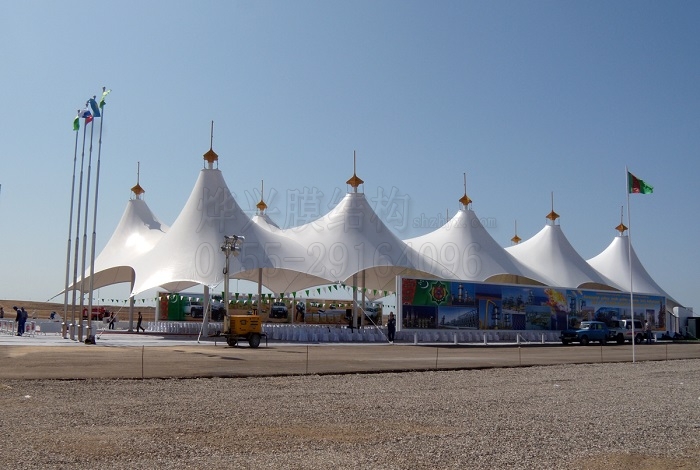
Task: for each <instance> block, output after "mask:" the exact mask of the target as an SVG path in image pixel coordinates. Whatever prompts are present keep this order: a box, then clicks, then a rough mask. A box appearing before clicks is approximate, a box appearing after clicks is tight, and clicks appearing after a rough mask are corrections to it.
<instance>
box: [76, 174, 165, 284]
mask: <svg viewBox="0 0 700 470" xmlns="http://www.w3.org/2000/svg"><path fill="white" fill-rule="evenodd" d="M131 190H132V191H133V192H134V194H135V199H130V200H129V202H127V205H126V209H125V210H124V214H123V215H122V218H121V220H120V221H119V224H117V228H116V229H115V230H114V232H113V233H112V236H111V238H110V239H109V241H108V242H107V244H106V245H105V247H104V248H103V249H102V251H101V252H100V254H99V255H98V256H97V258H95V268H94V274H93V280H92V284H93V285H92V287H93V289H99V288H101V287H105V286H110V285H112V284H119V283H122V282H132V281H133V280H134V275H135V272H134V267H133V266H134V262H135V260H136V259H137V258H139V257H140V256H142V255H144V254H145V253H148V252H149V251H150V250H152V249H153V247H154V246H156V245H157V244H158V242H159V241H160V240H161V238H163V235H165V233H166V232H167V231H168V229H169V227H168V226H167V225H165V224H164V223H162V222H161V221H160V220H158V217H156V216H155V214H153V212H152V211H151V209H150V208H149V207H148V204H146V201H144V200H143V199H141V194H142V193H143V189H142V188H141V187H140V186H139V185H138V184H137V185H136V186H134V187H133V188H131ZM81 284H82V289H83V291H87V290H88V288H89V286H90V271H89V270H88V271H86V272H85V280H84V282H83V281H78V282H77V283H76V286H77V287H78V289H80V287H81ZM72 288H73V286H70V288H69V289H72Z"/></svg>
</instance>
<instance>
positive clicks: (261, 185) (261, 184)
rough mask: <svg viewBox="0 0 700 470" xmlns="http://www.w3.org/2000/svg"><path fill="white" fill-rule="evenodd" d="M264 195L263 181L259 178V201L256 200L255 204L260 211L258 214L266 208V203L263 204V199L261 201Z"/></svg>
mask: <svg viewBox="0 0 700 470" xmlns="http://www.w3.org/2000/svg"><path fill="white" fill-rule="evenodd" d="M264 195H265V182H264V181H263V180H260V202H258V204H257V205H256V206H255V207H257V208H258V210H259V211H260V214H262V213H263V212H265V209H267V204H265V201H263V196H264Z"/></svg>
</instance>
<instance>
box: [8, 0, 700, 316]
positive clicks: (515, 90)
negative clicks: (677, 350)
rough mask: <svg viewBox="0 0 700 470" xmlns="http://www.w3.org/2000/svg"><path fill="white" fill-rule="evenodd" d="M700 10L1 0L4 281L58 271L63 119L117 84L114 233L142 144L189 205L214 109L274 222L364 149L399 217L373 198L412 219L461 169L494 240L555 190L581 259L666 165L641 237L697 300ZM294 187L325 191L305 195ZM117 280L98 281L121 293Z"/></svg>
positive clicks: (410, 223)
mask: <svg viewBox="0 0 700 470" xmlns="http://www.w3.org/2000/svg"><path fill="white" fill-rule="evenodd" d="M698 24H700V3H698V2H693V1H670V2H668V1H640V0H634V1H613V2H610V1H578V2H576V1H531V2H527V1H466V0H465V1H440V2H427V1H406V0H395V1H393V0H392V1H390V0H385V1H382V0H379V1H376V0H372V1H347V2H340V1H325V0H324V1H202V2H174V3H173V2H166V1H154V2H136V1H124V2H104V1H94V2H77V3H76V2H73V3H70V2H69V3H66V2H53V1H43V2H37V1H29V2H9V3H5V4H3V6H2V7H0V43H1V44H2V45H3V46H2V48H1V49H0V59H1V61H2V68H1V70H2V87H0V103H2V106H1V107H0V128H2V129H3V131H2V137H0V184H2V193H1V194H0V214H2V215H1V218H0V220H2V222H3V228H2V231H1V233H2V235H0V250H1V251H0V254H1V259H2V269H1V270H0V298H6V299H7V298H23V299H28V300H46V299H47V298H49V297H51V296H52V295H54V294H55V293H56V292H58V291H60V290H61V289H62V287H63V283H64V279H65V257H66V242H67V237H68V221H67V219H68V213H69V202H70V182H71V174H72V163H73V149H74V136H75V134H74V132H73V131H72V127H71V125H72V121H73V117H74V116H75V114H76V110H77V109H78V108H79V107H81V106H83V105H84V103H85V101H86V99H87V98H88V97H90V96H92V95H94V94H98V95H99V92H100V91H101V87H102V86H107V87H108V88H110V89H112V90H113V91H112V93H111V95H110V96H109V97H108V100H107V103H108V104H107V107H106V114H105V120H104V136H103V147H102V162H101V164H102V169H101V175H100V200H99V215H98V230H97V247H98V252H99V250H100V249H101V247H102V246H104V244H105V243H106V242H107V240H108V239H109V236H110V235H111V233H112V231H113V230H114V228H115V227H116V225H117V223H118V221H119V219H120V217H121V215H122V213H123V211H124V208H125V206H126V202H127V201H128V199H129V196H130V188H131V187H132V186H133V185H134V184H135V183H136V165H137V162H141V179H140V183H141V185H142V186H143V187H144V188H145V189H146V194H145V197H144V198H145V200H146V202H147V203H148V204H149V206H150V208H151V209H152V210H153V211H154V212H155V214H156V215H157V216H158V217H159V218H160V219H161V220H162V221H163V222H165V223H167V224H172V223H173V222H174V220H175V219H176V217H177V215H178V214H179V211H180V209H181V208H182V206H183V204H184V202H185V201H186V200H187V198H188V196H189V194H190V191H191V189H192V187H193V185H194V182H195V180H196V178H197V176H198V172H199V170H200V168H202V164H203V160H202V154H203V153H204V152H205V151H207V150H208V148H209V128H210V122H211V121H212V120H213V121H214V122H215V130H214V150H215V151H216V152H217V153H218V154H219V157H220V161H219V168H220V169H221V170H222V171H223V173H224V177H225V179H226V181H227V183H228V185H229V187H230V189H231V190H232V192H233V193H234V195H235V196H236V198H237V200H238V202H239V203H240V204H241V205H242V206H243V207H244V208H246V209H249V210H250V211H251V213H252V211H254V204H255V203H256V202H257V201H258V200H259V188H260V181H261V180H262V179H264V181H265V199H266V202H267V203H268V205H269V206H270V209H269V211H268V212H269V214H270V215H271V217H273V219H275V220H276V221H277V222H278V223H279V224H280V225H289V224H290V223H293V222H294V221H296V222H303V221H307V220H301V219H304V218H305V219H309V218H313V216H314V215H323V214H324V213H325V212H327V211H328V210H329V209H330V207H332V205H333V203H334V201H333V198H334V194H335V198H336V199H337V195H338V191H339V192H340V194H344V193H345V191H346V185H345V181H346V180H347V179H348V178H349V177H350V176H351V175H352V154H353V151H354V150H356V151H357V166H358V175H359V176H360V177H361V178H362V179H364V181H365V185H364V191H365V194H366V195H367V197H368V198H369V199H370V200H372V199H376V198H377V196H378V195H380V194H384V195H385V196H386V195H389V194H392V191H393V198H394V199H393V202H396V203H397V204H405V208H406V210H405V215H404V216H403V218H398V219H397V217H396V214H394V215H392V214H390V213H389V212H388V211H383V210H380V215H382V217H384V218H385V219H387V220H389V219H391V220H389V222H391V223H390V227H392V228H393V229H394V230H395V232H396V233H397V235H398V236H399V237H400V238H409V237H413V236H417V235H421V234H424V233H427V232H429V231H431V230H433V229H434V228H436V227H435V226H431V220H433V221H438V222H444V216H445V214H446V213H448V212H449V214H450V215H453V214H454V213H455V211H456V210H457V209H458V208H459V203H458V199H459V197H460V196H461V195H462V192H463V187H462V174H463V173H464V172H466V173H467V186H468V193H469V196H470V197H471V198H472V199H473V200H474V204H473V209H474V210H475V212H476V213H477V214H478V215H479V216H480V217H481V218H483V219H485V220H488V225H489V227H488V230H489V232H490V233H491V235H492V236H493V237H494V238H495V239H496V240H497V241H498V242H499V243H500V244H501V245H503V246H508V245H510V238H511V237H512V236H513V226H514V223H515V221H516V220H517V224H518V235H519V236H520V237H522V238H523V239H528V238H529V237H531V236H532V235H534V234H535V233H537V232H538V231H539V230H540V229H541V228H542V227H543V225H544V224H545V221H546V219H545V216H546V215H547V213H548V212H549V211H550V194H551V192H554V200H555V207H554V208H555V210H556V212H558V213H559V214H560V215H561V219H560V223H561V226H562V229H563V231H564V233H565V234H566V235H567V237H568V238H569V241H570V242H571V243H572V245H573V246H574V247H575V248H576V249H577V250H578V252H579V253H580V254H581V255H582V256H583V257H584V258H586V259H588V258H590V257H592V256H595V255H597V254H598V253H600V252H601V251H602V250H603V249H605V248H606V247H607V246H608V244H609V243H610V242H611V241H612V239H613V237H614V236H615V234H616V232H615V230H614V227H615V226H616V225H617V224H618V223H619V221H620V220H619V219H620V209H621V206H623V205H625V202H626V193H625V180H624V177H625V174H624V171H625V165H628V166H629V168H630V170H631V171H633V172H634V173H635V174H636V175H637V176H638V177H640V178H642V179H644V180H645V181H647V182H648V183H650V184H651V185H653V186H654V194H652V195H649V196H639V195H636V196H633V198H632V243H633V246H634V247H635V249H636V251H637V254H638V255H639V257H640V259H641V260H642V263H643V264H644V265H645V266H646V268H647V270H648V271H649V272H650V273H651V275H652V276H653V277H654V278H655V279H656V280H657V282H658V283H659V284H660V285H661V286H662V287H663V288H664V289H665V290H666V291H667V292H668V293H669V294H671V295H672V296H673V297H675V298H676V299H677V300H678V301H680V302H681V303H682V304H684V305H687V306H696V307H700V293H699V292H700V289H698V287H699V286H698V281H699V280H700V276H699V275H698V266H699V265H700V254H699V251H700V250H698V249H697V237H698V234H700V221H699V220H700V219H699V217H698V215H699V213H700V211H699V210H698V209H699V202H698V201H700V198H699V197H698V196H697V194H696V193H697V190H696V186H697V179H698V175H699V174H700V171H699V168H698V165H699V164H698V156H699V154H700V86H699V84H700V60H698V58H700V35H699V34H698ZM95 147H96V140H95ZM93 164H94V162H93ZM93 169H94V168H93ZM92 183H93V189H94V179H93V181H92ZM302 191H307V192H314V191H316V192H317V193H316V194H318V195H319V197H318V204H317V206H316V207H315V208H311V209H306V212H304V213H299V212H298V211H297V212H296V213H295V212H294V211H295V209H294V208H293V207H292V206H291V205H290V202H289V201H290V200H291V199H292V198H293V196H294V195H295V194H298V193H300V192H302ZM90 211H92V201H91V208H90ZM314 212H319V213H318V214H314ZM625 217H626V216H625ZM90 224H91V222H90ZM81 232H82V229H81ZM88 233H89V232H88ZM114 289H115V290H114V292H115V293H113V294H104V293H103V294H101V296H102V297H104V296H105V295H107V296H108V297H109V296H112V297H114V296H116V297H121V298H126V297H128V290H129V288H128V286H127V285H121V286H118V287H116V288H114Z"/></svg>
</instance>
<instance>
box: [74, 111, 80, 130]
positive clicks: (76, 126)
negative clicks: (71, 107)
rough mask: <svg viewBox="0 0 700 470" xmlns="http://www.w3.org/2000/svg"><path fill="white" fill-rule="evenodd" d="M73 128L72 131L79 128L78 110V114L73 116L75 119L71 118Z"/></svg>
mask: <svg viewBox="0 0 700 470" xmlns="http://www.w3.org/2000/svg"><path fill="white" fill-rule="evenodd" d="M73 130H74V131H79V130H80V111H78V115H77V116H75V119H73Z"/></svg>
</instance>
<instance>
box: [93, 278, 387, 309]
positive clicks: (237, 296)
mask: <svg viewBox="0 0 700 470" xmlns="http://www.w3.org/2000/svg"><path fill="white" fill-rule="evenodd" d="M340 287H341V288H342V289H345V290H346V291H348V292H352V291H356V292H362V293H368V292H371V293H372V295H375V296H376V295H377V294H382V295H383V296H384V297H386V296H389V295H393V294H394V292H393V291H386V290H385V291H380V290H378V289H367V288H359V287H352V286H348V285H345V284H341V286H340ZM334 290H335V291H337V290H338V286H337V285H331V286H325V287H316V288H313V289H305V290H304V294H305V295H306V297H307V298H308V297H309V296H310V295H311V293H312V292H314V291H315V293H316V294H318V295H320V294H321V293H331V292H333V291H334ZM222 294H223V293H222ZM233 296H234V298H233V299H231V300H230V301H229V304H230V305H236V304H239V303H240V304H241V305H256V304H257V303H258V300H257V298H254V297H257V294H249V293H240V292H235V293H233ZM273 296H274V298H273ZM297 296H300V292H281V293H280V294H279V295H276V294H273V293H263V294H262V299H261V300H262V302H263V303H265V304H269V303H271V302H272V301H274V300H276V299H284V298H288V299H289V298H293V299H296V298H297ZM203 299H204V296H203V295H202V296H196V295H194V296H193V295H183V294H159V295H157V296H155V297H151V298H146V297H144V298H140V299H135V303H139V302H140V303H142V304H145V303H146V302H147V301H149V302H151V301H153V302H162V301H169V302H177V301H183V300H187V301H190V302H191V301H200V302H201V301H202V300H203ZM94 300H97V299H94ZM99 300H100V302H101V303H111V304H120V303H124V304H127V303H128V302H129V299H113V298H112V299H105V298H103V299H99ZM330 303H332V304H333V305H337V306H338V307H340V308H343V307H349V306H351V305H352V302H347V301H342V300H340V301H332V302H330ZM321 306H322V307H324V306H325V304H322V305H321Z"/></svg>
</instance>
